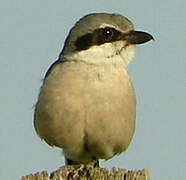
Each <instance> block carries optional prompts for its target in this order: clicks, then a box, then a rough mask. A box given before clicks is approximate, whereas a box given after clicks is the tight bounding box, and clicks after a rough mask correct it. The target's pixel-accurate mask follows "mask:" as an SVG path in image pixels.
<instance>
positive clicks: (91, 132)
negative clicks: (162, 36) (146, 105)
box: [34, 13, 154, 166]
mask: <svg viewBox="0 0 186 180" xmlns="http://www.w3.org/2000/svg"><path fill="white" fill-rule="evenodd" d="M153 39H154V38H153V36H152V35H151V34H149V33H147V32H143V31H136V30H135V29H134V25H133V23H132V22H131V21H130V20H129V19H128V18H126V17H124V16H122V15H120V14H117V13H91V14H88V15H85V16H84V17H82V18H81V19H80V20H78V21H77V22H76V23H75V25H74V26H73V27H72V29H71V30H70V32H69V34H68V36H67V38H66V40H65V43H64V47H63V48H62V51H61V53H60V54H59V57H58V59H57V60H56V61H55V62H54V63H53V64H52V65H51V66H50V67H49V69H48V71H47V73H46V75H45V76H44V79H43V84H42V86H41V88H40V92H39V95H38V100H37V103H36V105H35V111H34V127H35V130H36V133H37V134H38V136H39V137H40V138H41V139H42V140H44V141H45V142H46V143H47V144H48V145H50V146H54V147H59V148H61V149H62V152H63V155H64V157H65V163H66V165H75V164H85V165H86V164H89V163H92V162H94V163H95V164H96V165H98V166H99V160H101V159H104V160H108V159H110V158H112V157H114V156H115V155H119V154H120V153H122V152H124V151H125V150H126V149H127V148H128V146H129V144H130V142H131V140H132V138H133V135H134V132H135V121H136V95H135V90H134V87H133V85H132V82H131V79H130V76H129V74H128V72H127V65H128V64H129V63H130V61H131V60H132V59H133V58H134V55H135V47H136V45H138V44H143V43H146V42H148V41H150V40H153Z"/></svg>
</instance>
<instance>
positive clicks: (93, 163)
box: [65, 157, 99, 167]
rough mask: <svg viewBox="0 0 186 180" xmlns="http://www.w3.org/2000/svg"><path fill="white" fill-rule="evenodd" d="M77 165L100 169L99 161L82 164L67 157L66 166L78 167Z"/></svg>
mask: <svg viewBox="0 0 186 180" xmlns="http://www.w3.org/2000/svg"><path fill="white" fill-rule="evenodd" d="M77 164H85V165H86V164H92V166H93V167H99V160H97V159H96V160H93V161H91V162H90V163H80V162H76V161H73V160H72V159H68V158H66V157H65V165H77Z"/></svg>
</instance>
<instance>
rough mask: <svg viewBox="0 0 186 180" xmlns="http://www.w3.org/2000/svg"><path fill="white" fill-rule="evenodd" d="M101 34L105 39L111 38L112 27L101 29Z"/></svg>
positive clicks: (112, 33)
mask: <svg viewBox="0 0 186 180" xmlns="http://www.w3.org/2000/svg"><path fill="white" fill-rule="evenodd" d="M102 35H103V36H104V37H105V39H106V40H111V39H112V37H113V35H114V32H113V29H112V28H109V27H106V28H104V29H102Z"/></svg>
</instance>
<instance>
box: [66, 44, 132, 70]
mask: <svg viewBox="0 0 186 180" xmlns="http://www.w3.org/2000/svg"><path fill="white" fill-rule="evenodd" d="M134 55H135V46H134V45H128V46H126V47H123V42H122V41H121V42H116V43H104V44H102V45H99V46H92V47H90V48H89V49H87V50H82V51H76V52H75V53H71V54H68V55H64V57H65V59H67V60H73V61H84V62H86V63H89V64H95V65H106V64H112V65H114V66H120V67H122V68H123V67H124V68H126V67H127V65H128V64H129V62H130V61H131V60H132V59H133V58H134Z"/></svg>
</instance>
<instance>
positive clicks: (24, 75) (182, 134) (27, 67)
mask: <svg viewBox="0 0 186 180" xmlns="http://www.w3.org/2000/svg"><path fill="white" fill-rule="evenodd" d="M0 4H1V5H0V92H1V93H0V115H1V117H0V120H1V126H0V149H1V153H0V179H2V180H16V179H19V178H20V177H21V176H22V175H26V174H29V173H35V172H38V171H39V172H41V171H43V170H47V171H48V172H51V171H53V170H55V169H57V168H59V167H60V166H62V165H63V164H64V158H63V156H62V155H61V153H60V150H59V149H57V148H51V147H49V146H48V145H47V144H46V143H44V142H42V141H41V140H40V139H39V138H38V137H37V136H36V133H35V131H34V128H33V106H34V104H35V102H36V99H37V96H38V92H39V88H40V85H41V80H42V78H43V76H44V74H45V72H46V70H47V68H48V67H49V66H50V64H51V63H52V62H54V61H55V60H56V58H57V57H58V54H59V53H60V51H61V49H62V46H63V43H64V39H65V37H66V36H67V34H68V31H69V30H70V28H71V27H72V26H73V24H74V23H75V22H76V21H77V20H78V19H79V18H80V17H82V16H83V15H85V14H87V13H92V12H110V13H120V14H122V15H124V16H126V17H128V18H129V19H130V20H131V21H132V22H133V23H134V24H135V27H136V29H138V30H145V31H148V32H150V33H151V34H152V35H153V36H154V37H155V41H154V42H149V43H147V44H144V45H141V46H138V47H137V52H136V57H135V59H134V61H133V62H132V63H131V64H130V65H129V67H128V71H129V73H130V75H131V78H132V81H133V84H134V87H135V91H136V96H137V120H136V132H135V136H134V138H133V141H132V143H131V145H130V147H129V149H128V150H127V151H126V152H125V153H123V154H121V155H120V156H118V157H115V158H113V159H111V160H109V161H106V162H105V161H102V163H101V166H102V167H108V168H110V167H113V166H116V167H120V168H127V169H142V168H148V169H149V170H150V173H151V178H152V180H155V179H163V180H175V179H179V180H182V179H185V178H186V53H185V51H186V49H185V42H186V20H185V19H186V1H185V0H169V1H162V0H156V1H154V0H140V1H139V0H133V1H131V0H110V1H109V0H107V1H103V0H99V1H97V2H96V1H87V0H79V1H74V0H68V1H64V0H55V1H51V0H32V1H25V0H16V1H11V0H1V3H0Z"/></svg>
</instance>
